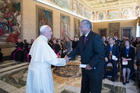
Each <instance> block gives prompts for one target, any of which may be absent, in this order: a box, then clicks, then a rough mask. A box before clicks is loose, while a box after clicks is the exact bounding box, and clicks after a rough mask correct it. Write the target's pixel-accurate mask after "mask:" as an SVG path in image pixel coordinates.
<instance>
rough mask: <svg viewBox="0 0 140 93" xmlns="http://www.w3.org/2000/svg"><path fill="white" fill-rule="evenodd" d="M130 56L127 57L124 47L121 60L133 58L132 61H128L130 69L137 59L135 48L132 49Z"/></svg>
mask: <svg viewBox="0 0 140 93" xmlns="http://www.w3.org/2000/svg"><path fill="white" fill-rule="evenodd" d="M128 55H129V56H128V57H127V53H126V48H125V47H124V48H123V49H122V51H121V58H122V57H124V58H131V59H132V60H131V61H128V67H132V66H133V64H134V59H135V49H134V48H133V47H130V49H129V54H128Z"/></svg>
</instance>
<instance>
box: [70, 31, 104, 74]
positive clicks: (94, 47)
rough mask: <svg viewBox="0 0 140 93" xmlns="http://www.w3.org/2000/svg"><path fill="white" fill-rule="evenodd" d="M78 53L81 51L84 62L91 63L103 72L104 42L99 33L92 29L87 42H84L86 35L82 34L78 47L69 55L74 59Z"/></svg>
mask: <svg viewBox="0 0 140 93" xmlns="http://www.w3.org/2000/svg"><path fill="white" fill-rule="evenodd" d="M78 53H80V56H81V62H82V64H89V65H90V66H91V67H92V68H96V70H98V72H99V73H101V72H103V69H104V67H103V66H104V44H103V41H102V39H101V37H100V36H99V35H98V34H96V33H94V32H92V31H90V32H89V34H88V36H87V40H86V44H84V36H81V37H80V40H79V42H78V45H77V47H76V48H75V49H74V50H73V51H72V52H71V53H70V54H69V55H68V56H69V57H71V58H72V59H74V58H75V56H76V55H77V54H78Z"/></svg>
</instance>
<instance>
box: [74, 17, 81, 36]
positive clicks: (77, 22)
mask: <svg viewBox="0 0 140 93" xmlns="http://www.w3.org/2000/svg"><path fill="white" fill-rule="evenodd" d="M79 27H80V20H79V19H77V18H74V36H78V37H80V30H79Z"/></svg>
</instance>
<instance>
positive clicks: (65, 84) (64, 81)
mask: <svg viewBox="0 0 140 93" xmlns="http://www.w3.org/2000/svg"><path fill="white" fill-rule="evenodd" d="M79 64H80V60H79V59H77V60H75V61H72V62H69V63H68V65H79ZM28 65H29V63H27V62H24V63H17V62H15V61H13V60H9V61H5V62H3V63H0V93H25V90H26V78H27V72H28V70H27V69H28ZM54 68H55V67H53V68H52V73H53V71H54ZM79 69H80V68H79ZM11 73H12V74H11ZM13 78H14V80H13ZM53 79H54V89H55V93H80V87H81V76H79V77H62V76H60V75H57V74H54V73H53ZM13 81H14V82H13ZM18 83H19V84H18ZM102 93H139V92H138V89H137V87H136V85H135V82H134V81H130V83H129V84H127V85H123V84H122V82H112V81H110V80H108V79H104V80H103V89H102Z"/></svg>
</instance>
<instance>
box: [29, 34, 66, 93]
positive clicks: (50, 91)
mask: <svg viewBox="0 0 140 93" xmlns="http://www.w3.org/2000/svg"><path fill="white" fill-rule="evenodd" d="M29 54H30V55H31V57H32V58H31V63H30V65H29V68H28V76H27V87H26V93H54V87H53V77H52V73H51V65H54V66H65V65H66V60H65V59H64V58H57V56H56V54H55V52H54V51H53V50H52V49H51V47H50V46H49V45H48V39H47V38H46V37H45V36H43V35H40V36H39V37H38V38H37V39H36V40H35V41H34V43H33V45H32V47H31V50H30V53H29Z"/></svg>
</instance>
